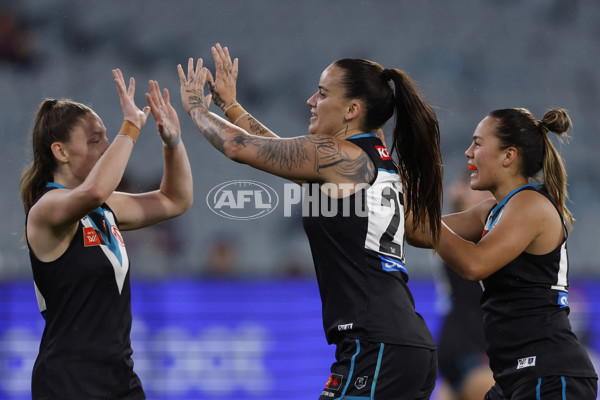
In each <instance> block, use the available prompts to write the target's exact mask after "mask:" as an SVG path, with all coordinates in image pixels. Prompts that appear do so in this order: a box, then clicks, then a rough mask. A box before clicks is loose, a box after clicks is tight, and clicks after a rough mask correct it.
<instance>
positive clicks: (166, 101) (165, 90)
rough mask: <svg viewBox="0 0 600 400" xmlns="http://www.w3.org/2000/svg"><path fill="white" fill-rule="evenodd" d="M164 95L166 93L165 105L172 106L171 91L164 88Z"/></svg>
mask: <svg viewBox="0 0 600 400" xmlns="http://www.w3.org/2000/svg"><path fill="white" fill-rule="evenodd" d="M157 85H158V84H157ZM163 93H164V98H165V104H167V105H170V104H171V97H170V96H169V89H167V88H164V89H163Z"/></svg>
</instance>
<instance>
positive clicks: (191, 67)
mask: <svg viewBox="0 0 600 400" xmlns="http://www.w3.org/2000/svg"><path fill="white" fill-rule="evenodd" d="M193 76H194V59H193V58H191V57H190V58H189V59H188V74H187V77H188V79H191V78H192V77H193Z"/></svg>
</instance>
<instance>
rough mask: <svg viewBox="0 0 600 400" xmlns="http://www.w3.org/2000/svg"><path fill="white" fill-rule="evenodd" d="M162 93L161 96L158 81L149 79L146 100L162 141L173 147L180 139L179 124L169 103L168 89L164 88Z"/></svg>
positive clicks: (175, 113)
mask: <svg viewBox="0 0 600 400" xmlns="http://www.w3.org/2000/svg"><path fill="white" fill-rule="evenodd" d="M163 93H164V94H163V95H162V96H161V92H160V87H159V86H158V82H157V81H152V80H151V81H150V93H146V101H147V102H148V105H149V106H150V112H152V117H154V121H156V128H157V129H158V134H159V135H160V138H161V139H162V141H163V143H164V144H165V145H166V146H167V147H174V146H176V145H177V144H178V143H179V142H180V141H181V125H180V124H179V118H178V117H177V111H175V109H174V108H173V106H172V105H171V100H170V96H169V91H168V90H167V89H164V92H163Z"/></svg>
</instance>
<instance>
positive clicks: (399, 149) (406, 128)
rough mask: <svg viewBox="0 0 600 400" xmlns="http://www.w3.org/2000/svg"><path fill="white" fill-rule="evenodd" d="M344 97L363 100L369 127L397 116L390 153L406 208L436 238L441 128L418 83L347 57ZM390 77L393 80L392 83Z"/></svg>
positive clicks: (396, 71) (439, 213) (440, 185)
mask: <svg viewBox="0 0 600 400" xmlns="http://www.w3.org/2000/svg"><path fill="white" fill-rule="evenodd" d="M333 65H335V66H336V67H339V68H342V69H343V70H344V71H345V74H344V76H343V78H342V80H341V82H342V85H343V86H344V88H345V91H346V97H348V98H357V99H360V100H362V102H363V104H364V106H365V107H366V112H365V118H364V121H363V123H364V126H363V129H365V130H366V131H373V130H375V129H377V128H380V127H382V126H383V125H384V124H385V123H386V122H387V121H388V120H389V119H390V118H391V117H392V116H393V115H394V113H395V114H396V118H395V125H394V132H393V140H392V147H391V151H392V153H393V154H395V155H396V158H397V162H398V167H399V172H400V176H401V178H402V181H403V185H404V188H405V191H406V199H407V203H408V204H407V205H406V207H407V209H408V210H409V211H410V212H411V213H412V217H413V222H414V224H415V226H416V227H421V228H424V227H426V226H427V225H428V227H429V229H430V231H431V233H432V236H433V239H434V242H437V240H438V237H439V232H440V228H441V216H442V193H443V179H442V178H443V164H442V153H441V149H440V130H439V124H438V120H437V117H436V115H435V112H434V111H433V109H432V108H431V107H430V106H429V105H428V104H427V103H426V102H425V101H424V100H423V99H422V98H421V95H420V94H419V92H418V90H417V87H416V85H415V84H414V83H413V82H412V80H411V79H410V78H409V77H408V76H407V75H406V74H405V73H404V72H403V71H401V70H399V69H384V68H383V67H382V66H381V65H379V64H377V63H375V62H373V61H369V60H361V59H343V60H338V61H336V62H335V63H334V64H333ZM390 81H392V82H393V83H394V84H393V85H392V84H391V83H390Z"/></svg>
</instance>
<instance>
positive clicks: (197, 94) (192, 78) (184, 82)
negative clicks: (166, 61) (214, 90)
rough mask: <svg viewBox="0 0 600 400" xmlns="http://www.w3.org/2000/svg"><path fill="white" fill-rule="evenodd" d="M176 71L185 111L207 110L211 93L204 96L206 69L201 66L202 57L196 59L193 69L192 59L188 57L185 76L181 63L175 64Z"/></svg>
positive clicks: (189, 112)
mask: <svg viewBox="0 0 600 400" xmlns="http://www.w3.org/2000/svg"><path fill="white" fill-rule="evenodd" d="M177 73H178V74H179V83H180V85H181V86H180V92H181V102H182V104H183V109H184V110H185V112H186V113H188V114H191V112H192V110H193V109H196V108H198V109H202V110H208V106H210V101H211V97H212V95H211V94H208V95H207V96H206V97H205V96H204V85H205V84H206V76H207V73H208V70H207V69H206V68H203V67H202V59H201V58H199V59H198V62H197V64H196V69H194V59H193V58H190V59H189V60H188V73H187V76H186V75H185V72H183V68H182V67H181V64H179V65H177Z"/></svg>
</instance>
